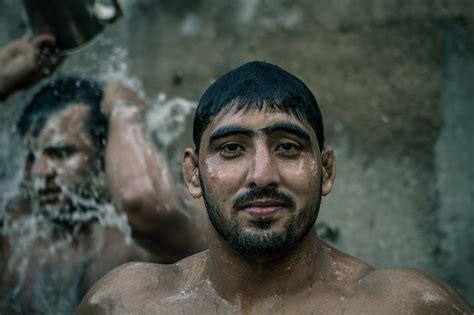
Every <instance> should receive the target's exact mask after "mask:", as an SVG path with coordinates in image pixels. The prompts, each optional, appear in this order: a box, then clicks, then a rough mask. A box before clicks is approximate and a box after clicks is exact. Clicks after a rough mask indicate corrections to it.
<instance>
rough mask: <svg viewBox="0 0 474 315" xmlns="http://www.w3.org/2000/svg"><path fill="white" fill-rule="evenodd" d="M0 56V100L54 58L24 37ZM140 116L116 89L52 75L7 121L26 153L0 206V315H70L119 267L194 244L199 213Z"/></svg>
mask: <svg viewBox="0 0 474 315" xmlns="http://www.w3.org/2000/svg"><path fill="white" fill-rule="evenodd" d="M12 47H13V48H12ZM20 48H21V49H20ZM12 51H13V52H15V53H13V52H12ZM6 52H7V53H6ZM1 54H2V59H1V62H2V63H1V64H0V65H1V66H0V69H1V70H0V73H1V74H2V75H1V81H0V86H1V87H2V89H1V92H2V94H1V96H2V97H3V98H5V97H7V96H8V95H9V94H11V93H13V92H14V91H16V90H18V89H19V88H24V87H27V86H29V85H31V84H33V83H34V82H36V81H37V80H39V79H40V78H42V77H43V76H45V75H47V74H48V73H50V72H51V71H52V70H53V69H54V67H55V66H56V65H57V64H58V62H59V58H57V57H55V56H44V55H42V54H41V53H38V44H35V42H33V43H29V42H24V41H20V42H16V43H13V44H11V45H10V46H8V47H6V48H5V49H4V50H2V53H1ZM42 60H48V62H46V61H42ZM12 63H13V64H12ZM145 109H146V108H145V104H144V103H143V101H142V100H141V99H140V98H139V97H138V96H137V94H136V93H135V92H133V91H132V90H130V89H129V88H127V87H125V86H124V85H122V84H120V83H117V82H111V83H107V84H106V85H105V86H103V85H100V84H98V83H96V82H91V81H87V80H82V79H78V78H61V79H58V80H56V81H53V82H51V83H48V84H46V85H45V86H43V87H42V88H41V89H40V91H39V92H37V93H36V94H35V95H34V96H33V98H32V100H31V102H30V103H29V104H28V105H27V106H26V108H25V109H24V111H23V112H22V114H21V116H20V118H19V120H18V122H17V127H18V131H19V132H20V135H21V137H22V141H23V144H24V145H25V146H26V148H27V149H28V155H27V159H26V161H25V167H24V182H23V183H22V185H21V187H20V189H19V193H18V194H17V195H16V196H15V197H13V198H11V200H10V201H9V202H8V203H7V205H6V207H5V209H4V218H3V227H2V235H1V237H2V238H1V240H0V241H1V244H0V245H1V248H0V250H1V259H0V260H1V261H0V266H1V268H0V270H2V274H1V275H0V276H1V284H0V297H1V298H0V312H1V313H6V314H38V313H48V314H67V313H72V311H73V310H74V308H75V307H76V306H77V304H78V303H79V302H80V300H81V299H82V297H83V295H84V294H85V292H87V290H88V289H89V288H90V287H91V285H92V284H93V283H94V282H95V281H97V280H98V279H99V278H100V277H101V276H102V275H103V274H105V273H106V272H107V271H109V270H110V269H112V268H113V267H115V266H117V265H119V264H122V263H124V262H128V261H159V262H172V261H176V260H177V259H179V258H182V257H185V256H187V255H190V254H192V253H195V252H197V251H199V250H202V249H204V248H205V246H206V241H205V236H204V233H203V232H202V226H203V220H202V219H201V218H202V213H201V212H199V211H198V210H197V209H195V210H196V211H190V209H193V204H192V202H191V203H189V202H187V197H186V195H185V194H182V193H180V190H179V189H176V186H177V185H176V183H175V181H174V178H173V175H172V174H171V173H170V171H169V166H168V164H167V161H166V160H165V158H164V156H163V155H162V154H161V153H160V152H158V151H157V149H156V147H155V146H154V144H153V143H151V142H150V140H149V139H148V136H147V135H146V132H145V126H144V121H143V118H144V117H143V116H144V112H145ZM127 222H128V223H129V224H130V227H131V231H129V225H128V223H127ZM127 233H131V235H132V236H133V240H131V239H129V238H127V237H126V234H127Z"/></svg>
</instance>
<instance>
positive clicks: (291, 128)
mask: <svg viewBox="0 0 474 315" xmlns="http://www.w3.org/2000/svg"><path fill="white" fill-rule="evenodd" d="M261 130H262V131H263V132H264V133H265V134H267V135H269V134H272V133H275V132H286V133H290V134H294V135H295V136H297V137H299V138H301V139H303V140H304V141H306V142H311V137H310V136H309V134H308V133H307V132H306V131H305V130H304V129H303V128H301V127H299V126H298V125H295V124H293V123H286V122H281V123H276V124H274V125H271V126H268V127H266V128H263V129H261Z"/></svg>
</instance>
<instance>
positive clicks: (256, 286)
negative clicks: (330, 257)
mask: <svg viewBox="0 0 474 315" xmlns="http://www.w3.org/2000/svg"><path fill="white" fill-rule="evenodd" d="M209 229H210V236H209V260H208V270H209V280H210V281H211V283H212V286H213V287H214V289H215V290H216V292H217V294H219V295H220V296H221V297H222V298H224V299H225V300H227V301H229V302H231V303H234V304H235V305H236V306H240V307H241V308H242V310H244V309H245V308H249V307H252V305H254V304H256V303H257V302H258V301H262V300H264V299H267V298H274V297H289V296H292V295H294V294H297V293H299V292H301V291H302V290H308V289H311V288H312V286H313V285H314V283H315V282H317V281H320V279H324V278H325V273H326V272H327V266H326V263H325V261H326V256H325V253H324V251H323V250H322V246H321V242H320V241H319V240H318V238H317V235H316V231H315V230H314V228H313V229H311V230H310V231H309V233H308V234H307V235H306V236H305V237H304V238H303V240H301V241H300V242H299V243H298V244H297V245H295V247H294V248H292V249H291V250H289V251H288V252H286V253H282V255H281V256H279V257H273V258H268V257H267V258H265V259H263V258H262V259H248V258H244V257H243V256H241V255H239V254H238V253H236V252H235V251H233V250H232V249H231V248H229V247H228V245H227V244H226V243H225V242H224V240H223V239H222V238H221V237H220V236H219V235H218V234H217V232H216V231H215V230H214V228H213V227H212V226H210V227H209ZM237 304H238V305H237Z"/></svg>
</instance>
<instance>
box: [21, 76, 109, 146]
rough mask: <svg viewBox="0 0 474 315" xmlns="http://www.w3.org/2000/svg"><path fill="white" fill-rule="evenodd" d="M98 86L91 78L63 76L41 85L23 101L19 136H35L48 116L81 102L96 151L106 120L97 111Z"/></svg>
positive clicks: (104, 135)
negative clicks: (26, 100)
mask: <svg viewBox="0 0 474 315" xmlns="http://www.w3.org/2000/svg"><path fill="white" fill-rule="evenodd" d="M101 101H102V86H101V85H100V84H99V83H97V82H94V81H89V80H84V79H80V78H74V77H63V78H59V79H57V80H55V81H52V82H49V83H47V84H46V85H44V86H43V87H42V88H41V89H40V90H39V91H38V92H37V93H36V94H35V95H34V96H33V98H32V99H31V101H30V102H29V103H28V104H27V106H26V107H25V109H24V110H23V112H22V114H21V115H20V117H19V118H18V121H17V130H18V131H19V133H20V135H21V136H22V137H23V136H25V134H26V133H27V132H28V131H31V133H32V134H33V135H34V136H37V135H38V134H39V132H40V131H41V129H42V128H43V127H44V125H45V124H46V122H47V121H48V119H49V118H50V116H51V115H53V114H55V113H56V112H58V111H61V110H63V109H65V108H66V107H67V106H68V105H70V104H71V103H83V104H85V105H87V106H88V107H89V108H90V114H89V117H88V121H87V126H88V129H89V132H90V134H91V136H92V138H93V140H94V145H95V146H96V149H98V150H99V151H100V150H101V149H102V148H103V147H104V146H105V141H106V139H107V119H106V118H105V117H104V116H103V115H102V113H101Z"/></svg>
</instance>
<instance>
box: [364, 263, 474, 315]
mask: <svg viewBox="0 0 474 315" xmlns="http://www.w3.org/2000/svg"><path fill="white" fill-rule="evenodd" d="M355 291H356V294H355V296H357V297H358V298H357V300H358V301H366V302H368V303H367V304H366V305H370V304H372V305H375V304H374V303H372V302H376V303H378V304H379V306H382V308H385V309H387V310H394V309H395V310H397V311H403V312H407V313H415V314H474V309H473V308H472V306H471V305H470V304H469V303H468V302H467V301H466V300H465V299H464V298H463V297H462V296H461V295H460V294H459V293H458V292H457V291H456V290H454V289H453V288H452V287H450V286H449V285H447V284H446V283H444V282H443V281H441V280H439V279H437V278H436V277H434V276H433V275H430V274H428V273H424V272H421V271H418V270H415V269H408V268H396V269H377V270H372V271H370V272H368V273H367V274H366V275H365V276H364V277H362V278H361V279H360V280H359V281H358V283H357V285H356V287H355ZM380 304H382V305H380Z"/></svg>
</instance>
